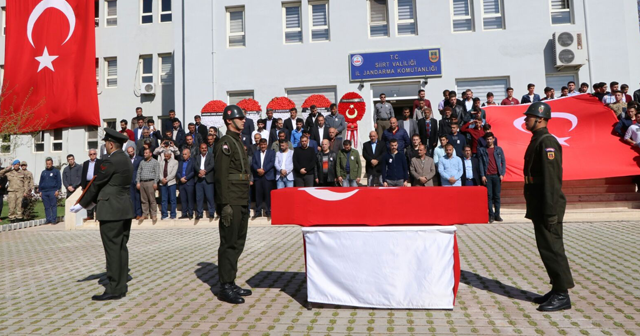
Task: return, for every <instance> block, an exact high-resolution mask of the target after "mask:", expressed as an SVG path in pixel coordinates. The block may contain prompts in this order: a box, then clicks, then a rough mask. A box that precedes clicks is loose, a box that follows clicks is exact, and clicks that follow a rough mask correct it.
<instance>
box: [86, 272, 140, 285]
mask: <svg viewBox="0 0 640 336" xmlns="http://www.w3.org/2000/svg"><path fill="white" fill-rule="evenodd" d="M93 280H98V284H99V285H102V286H103V287H105V288H106V287H107V285H108V284H109V279H107V272H102V273H96V274H91V275H89V276H87V277H86V278H84V279H80V280H78V281H76V282H87V281H93ZM131 280H133V277H132V276H131V275H130V274H127V282H129V281H131Z"/></svg>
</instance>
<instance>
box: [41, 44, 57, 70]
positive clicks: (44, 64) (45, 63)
mask: <svg viewBox="0 0 640 336" xmlns="http://www.w3.org/2000/svg"><path fill="white" fill-rule="evenodd" d="M56 58H58V56H50V55H49V51H47V47H44V52H43V54H42V56H38V57H36V60H37V61H38V62H40V66H39V67H38V72H40V70H42V69H44V68H49V69H51V71H55V70H54V69H53V64H52V62H53V61H54V60H55V59H56Z"/></svg>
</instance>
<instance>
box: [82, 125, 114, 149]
mask: <svg viewBox="0 0 640 336" xmlns="http://www.w3.org/2000/svg"><path fill="white" fill-rule="evenodd" d="M92 128H95V132H96V137H95V139H94V138H89V134H90V132H93V130H91V129H92ZM84 131H85V132H84V133H85V145H86V148H87V151H89V150H90V149H91V148H94V149H95V150H98V147H99V145H100V142H99V139H100V127H97V126H86V127H85V129H84ZM116 131H117V130H116ZM89 142H95V143H96V145H95V147H92V146H89Z"/></svg>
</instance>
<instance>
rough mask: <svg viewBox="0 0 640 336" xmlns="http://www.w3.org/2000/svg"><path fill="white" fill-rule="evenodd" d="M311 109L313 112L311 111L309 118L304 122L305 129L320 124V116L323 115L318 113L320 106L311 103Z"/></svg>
mask: <svg viewBox="0 0 640 336" xmlns="http://www.w3.org/2000/svg"><path fill="white" fill-rule="evenodd" d="M309 109H310V112H311V113H309V115H308V116H307V120H306V121H305V122H304V128H305V129H312V128H313V127H314V126H316V125H318V116H321V115H322V114H320V113H318V108H317V107H316V106H315V105H311V107H310V108H309Z"/></svg>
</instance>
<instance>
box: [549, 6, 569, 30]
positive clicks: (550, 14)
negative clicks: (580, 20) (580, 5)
mask: <svg viewBox="0 0 640 336" xmlns="http://www.w3.org/2000/svg"><path fill="white" fill-rule="evenodd" d="M561 1H565V2H566V4H567V7H569V8H567V9H555V10H554V9H553V0H549V20H550V22H551V25H552V26H568V25H572V24H574V15H573V0H561ZM562 12H569V23H553V13H562Z"/></svg>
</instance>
